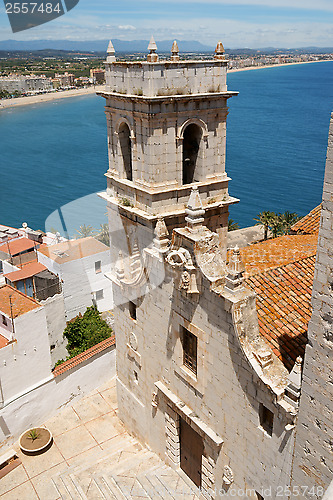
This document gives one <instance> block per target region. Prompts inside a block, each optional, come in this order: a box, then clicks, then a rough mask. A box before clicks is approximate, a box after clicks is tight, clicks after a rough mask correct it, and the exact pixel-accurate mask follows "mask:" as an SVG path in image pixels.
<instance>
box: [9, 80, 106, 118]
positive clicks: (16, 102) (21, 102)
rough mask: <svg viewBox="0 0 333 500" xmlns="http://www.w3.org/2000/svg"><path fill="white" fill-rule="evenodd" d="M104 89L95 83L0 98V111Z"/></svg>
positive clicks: (93, 92)
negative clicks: (55, 90) (43, 92)
mask: <svg viewBox="0 0 333 500" xmlns="http://www.w3.org/2000/svg"><path fill="white" fill-rule="evenodd" d="M103 89H104V85H96V86H94V87H89V88H86V89H71V90H64V91H63V92H52V93H49V94H41V95H36V96H26V97H17V98H14V99H0V112H1V110H2V109H9V108H14V107H17V106H29V105H31V104H39V103H41V102H51V101H55V100H57V99H65V98H67V97H79V96H83V95H89V94H95V93H96V92H98V91H101V90H103Z"/></svg>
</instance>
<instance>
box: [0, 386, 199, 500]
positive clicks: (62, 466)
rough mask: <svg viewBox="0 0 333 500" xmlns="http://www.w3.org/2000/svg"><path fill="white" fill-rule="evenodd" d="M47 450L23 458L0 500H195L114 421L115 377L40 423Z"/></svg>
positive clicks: (179, 476) (0, 487)
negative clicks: (48, 435) (48, 438)
mask: <svg viewBox="0 0 333 500" xmlns="http://www.w3.org/2000/svg"><path fill="white" fill-rule="evenodd" d="M45 425H46V427H47V428H48V429H50V431H51V432H52V434H53V438H54V442H53V445H52V446H51V448H50V449H49V450H48V451H46V452H45V453H43V454H42V455H39V456H27V455H24V454H23V453H22V452H21V451H20V449H19V446H18V445H16V446H15V450H16V451H17V455H18V457H19V459H20V460H21V462H22V463H21V464H20V465H19V466H18V467H16V468H15V469H14V470H12V471H11V472H9V473H8V474H7V475H6V476H5V477H3V478H2V479H1V482H0V498H1V499H4V500H19V499H20V500H21V499H24V500H25V499H29V500H38V499H40V500H46V499H47V500H60V499H62V500H71V499H73V500H81V499H85V500H90V499H91V500H92V499H94V500H98V499H101V500H102V499H104V500H105V499H108V500H111V499H134V500H135V499H143V498H146V499H149V498H152V499H158V498H160V499H166V500H172V499H174V500H178V499H184V500H185V499H186V500H195V499H197V498H199V496H198V495H199V492H198V490H197V489H196V488H195V486H194V485H193V484H192V483H189V480H188V479H187V478H186V476H185V475H184V474H183V473H182V471H175V470H173V469H170V468H169V467H168V466H167V465H165V464H164V463H163V462H162V461H161V460H160V459H159V458H158V457H157V456H156V455H155V454H154V453H152V452H150V451H148V450H147V449H145V448H143V447H142V445H140V444H139V443H138V442H137V441H136V440H135V439H134V438H132V437H131V436H129V435H128V434H127V433H126V431H125V429H124V427H123V425H122V423H121V422H120V420H119V419H118V417H117V399H116V389H115V379H113V380H112V381H110V383H108V384H106V385H105V386H104V387H100V388H99V389H96V390H95V391H93V392H92V393H91V394H90V395H89V396H87V397H85V398H83V399H81V400H80V401H78V402H76V403H74V404H73V405H72V406H69V407H66V408H64V409H63V410H62V411H61V412H59V413H58V414H57V415H56V416H55V417H53V418H52V419H51V420H49V421H48V422H46V423H45Z"/></svg>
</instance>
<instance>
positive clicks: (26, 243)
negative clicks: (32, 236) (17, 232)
mask: <svg viewBox="0 0 333 500" xmlns="http://www.w3.org/2000/svg"><path fill="white" fill-rule="evenodd" d="M35 246H36V247H38V243H36V242H35V241H32V240H29V238H17V239H16V240H9V241H8V242H6V243H3V244H2V245H0V252H4V253H6V254H8V255H9V253H10V255H12V256H14V255H18V254H19V253H22V252H27V251H28V250H33V249H34V248H35ZM8 247H9V248H8Z"/></svg>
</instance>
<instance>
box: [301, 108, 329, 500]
mask: <svg viewBox="0 0 333 500" xmlns="http://www.w3.org/2000/svg"><path fill="white" fill-rule="evenodd" d="M312 306H313V313H312V317H311V320H310V323H309V330H308V336H309V343H308V345H307V347H306V351H305V361H304V369H303V383H302V395H301V400H300V410H299V416H298V423H297V438H296V447H295V458H294V467H293V475H292V488H297V487H301V488H303V489H304V491H305V493H306V494H305V495H304V498H309V499H310V498H312V499H313V498H321V497H322V492H323V490H326V488H328V486H329V484H330V482H331V480H332V477H333V407H332V400H333V386H332V384H333V378H332V354H333V114H332V117H331V125H330V131H329V139H328V150H327V161H326V171H325V180H324V192H323V205H322V215H321V223H320V230H319V240H318V249H317V260H316V267H315V275H314V285H313V292H312ZM295 497H296V495H295Z"/></svg>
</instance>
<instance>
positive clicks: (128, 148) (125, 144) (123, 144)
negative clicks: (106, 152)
mask: <svg viewBox="0 0 333 500" xmlns="http://www.w3.org/2000/svg"><path fill="white" fill-rule="evenodd" d="M118 137H119V142H120V149H121V154H122V157H123V164H124V171H125V174H126V178H127V180H129V181H131V180H133V173H132V142H131V132H130V129H129V127H128V125H127V123H122V124H121V125H120V127H119V132H118Z"/></svg>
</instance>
